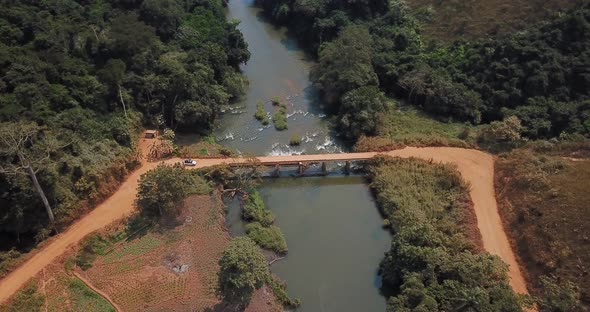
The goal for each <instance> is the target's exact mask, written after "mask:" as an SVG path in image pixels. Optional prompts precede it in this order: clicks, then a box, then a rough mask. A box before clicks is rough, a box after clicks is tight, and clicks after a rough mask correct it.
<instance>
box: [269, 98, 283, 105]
mask: <svg viewBox="0 0 590 312" xmlns="http://www.w3.org/2000/svg"><path fill="white" fill-rule="evenodd" d="M271 102H272V105H273V106H279V105H281V98H280V97H278V96H274V97H273V98H272V100H271Z"/></svg>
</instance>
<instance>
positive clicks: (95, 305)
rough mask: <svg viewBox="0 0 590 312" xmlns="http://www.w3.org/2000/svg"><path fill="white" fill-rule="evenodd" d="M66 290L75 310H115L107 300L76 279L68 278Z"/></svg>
mask: <svg viewBox="0 0 590 312" xmlns="http://www.w3.org/2000/svg"><path fill="white" fill-rule="evenodd" d="M68 290H69V291H70V294H71V296H72V301H73V302H72V303H73V306H74V310H75V311H105V312H107V311H108V312H111V311H112V312H114V311H116V310H115V308H114V307H113V306H112V305H111V304H110V303H109V302H108V301H106V300H105V299H104V298H103V297H101V296H100V295H99V294H97V293H95V292H94V291H92V290H91V289H90V288H88V287H86V285H85V284H84V283H83V282H82V281H80V280H78V279H72V280H70V282H69V284H68Z"/></svg>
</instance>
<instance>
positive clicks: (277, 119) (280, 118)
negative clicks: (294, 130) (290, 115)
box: [272, 107, 287, 131]
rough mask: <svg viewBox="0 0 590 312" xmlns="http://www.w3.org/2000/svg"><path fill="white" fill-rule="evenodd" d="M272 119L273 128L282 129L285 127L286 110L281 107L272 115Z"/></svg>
mask: <svg viewBox="0 0 590 312" xmlns="http://www.w3.org/2000/svg"><path fill="white" fill-rule="evenodd" d="M272 121H273V123H274V125H275V129H277V130H279V131H282V130H285V129H287V110H286V108H283V107H281V108H280V109H279V111H278V112H276V113H274V114H273V115H272Z"/></svg>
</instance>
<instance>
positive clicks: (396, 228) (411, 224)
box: [369, 158, 522, 311]
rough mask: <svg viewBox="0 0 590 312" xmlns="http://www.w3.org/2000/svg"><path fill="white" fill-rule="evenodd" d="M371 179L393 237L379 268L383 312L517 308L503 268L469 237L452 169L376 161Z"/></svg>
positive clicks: (464, 201)
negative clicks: (387, 292)
mask: <svg viewBox="0 0 590 312" xmlns="http://www.w3.org/2000/svg"><path fill="white" fill-rule="evenodd" d="M369 177H370V179H371V188H372V189H373V190H374V191H375V194H376V196H377V202H378V203H379V206H380V207H381V209H382V211H383V213H384V215H385V216H387V217H388V219H389V221H390V226H391V229H392V231H393V233H394V235H393V239H392V243H391V249H390V251H389V252H388V253H387V254H386V256H385V259H384V260H383V261H382V263H381V275H382V276H383V280H384V282H385V283H387V284H389V285H390V286H391V287H392V288H393V295H392V296H391V297H390V298H389V299H388V311H436V310H438V311H455V310H461V309H466V310H470V309H480V310H485V311H522V308H521V306H520V301H519V299H518V297H517V296H516V295H515V294H514V292H513V291H512V289H511V287H510V285H509V284H508V275H507V272H508V267H507V266H506V265H505V264H504V263H503V262H502V261H501V260H500V259H499V258H498V257H496V256H492V255H490V254H487V253H480V252H478V251H477V249H476V248H475V246H474V242H473V241H472V239H473V238H471V237H469V236H470V235H472V234H471V233H474V232H477V225H476V219H475V215H474V213H473V211H472V208H471V207H470V205H469V202H468V195H467V185H465V183H464V182H463V181H462V180H461V178H460V176H459V174H458V173H457V172H456V171H455V169H454V168H453V167H451V166H449V165H439V164H431V163H429V162H426V161H421V160H416V159H410V160H402V159H393V158H381V159H378V160H376V161H374V162H373V164H372V165H371V166H370V167H369Z"/></svg>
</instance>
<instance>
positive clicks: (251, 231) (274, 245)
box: [246, 222, 288, 255]
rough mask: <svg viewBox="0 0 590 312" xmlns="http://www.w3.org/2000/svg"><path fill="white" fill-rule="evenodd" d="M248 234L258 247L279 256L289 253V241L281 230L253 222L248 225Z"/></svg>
mask: <svg viewBox="0 0 590 312" xmlns="http://www.w3.org/2000/svg"><path fill="white" fill-rule="evenodd" d="M246 233H247V234H248V237H250V238H251V239H252V240H253V241H255V242H256V244H258V246H260V247H262V248H264V249H268V250H272V251H274V252H275V253H277V254H279V255H284V254H286V253H287V251H288V249H287V241H286V240H285V236H283V233H282V232H281V229H279V228H278V227H276V226H274V225H271V226H268V227H264V226H262V225H261V224H260V223H258V222H252V223H249V224H247V225H246Z"/></svg>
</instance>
